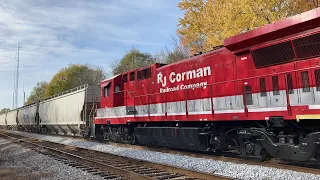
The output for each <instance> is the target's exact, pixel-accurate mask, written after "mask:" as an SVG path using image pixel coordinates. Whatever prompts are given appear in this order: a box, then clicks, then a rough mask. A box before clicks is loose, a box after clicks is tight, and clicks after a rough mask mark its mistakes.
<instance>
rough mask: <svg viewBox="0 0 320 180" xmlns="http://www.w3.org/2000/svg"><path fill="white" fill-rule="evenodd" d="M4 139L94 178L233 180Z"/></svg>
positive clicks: (18, 138) (10, 136)
mask: <svg viewBox="0 0 320 180" xmlns="http://www.w3.org/2000/svg"><path fill="white" fill-rule="evenodd" d="M0 137H2V138H5V139H8V140H11V141H13V142H16V143H19V144H22V145H23V146H26V147H28V148H30V149H32V150H35V151H37V152H39V153H42V154H45V155H49V156H51V157H53V158H55V159H57V160H58V161H61V162H63V163H65V164H67V165H69V166H72V167H75V168H80V169H82V170H85V171H87V172H89V173H92V174H94V175H99V176H101V177H104V178H105V179H114V180H122V179H134V180H136V179H138V180H140V179H141V180H147V179H148V180H149V179H160V180H164V179H168V180H196V179H208V180H211V179H219V180H220V179H230V178H228V177H224V176H219V175H214V174H206V173H201V172H197V171H191V170H186V169H181V168H177V167H172V166H167V165H163V164H157V163H152V162H147V161H141V160H136V159H132V158H127V157H122V156H117V155H113V154H108V153H103V152H98V151H93V150H88V149H83V148H78V147H74V146H67V145H63V144H58V143H54V142H49V141H43V140H38V139H34V138H28V137H24V136H22V135H18V134H15V133H10V132H4V131H1V132H0Z"/></svg>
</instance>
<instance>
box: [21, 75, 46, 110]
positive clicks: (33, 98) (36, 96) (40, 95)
mask: <svg viewBox="0 0 320 180" xmlns="http://www.w3.org/2000/svg"><path fill="white" fill-rule="evenodd" d="M47 86H48V83H47V82H46V81H43V82H38V83H37V85H36V86H35V87H34V88H33V89H32V91H31V93H30V96H29V97H28V99H27V102H26V103H25V104H30V103H34V102H37V101H39V100H42V99H44V98H45V91H46V88H47Z"/></svg>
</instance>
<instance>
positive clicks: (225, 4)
mask: <svg viewBox="0 0 320 180" xmlns="http://www.w3.org/2000/svg"><path fill="white" fill-rule="evenodd" d="M318 6H319V1H318V0H270V1H265V0H241V1H239V0H228V1H225V0H208V1H204V0H182V1H181V2H180V3H179V5H178V7H179V8H180V9H181V10H183V11H185V14H184V17H183V18H182V19H179V28H178V30H177V33H178V34H179V35H180V36H181V38H182V44H183V45H188V46H190V48H191V52H193V53H196V52H201V51H208V50H211V49H212V48H213V47H214V46H217V45H220V44H222V43H223V40H224V39H225V38H228V37H231V36H234V35H236V34H239V33H243V32H246V31H249V30H252V29H254V28H257V27H260V26H263V25H265V24H268V23H273V22H275V21H278V20H280V19H283V18H286V17H290V16H293V15H295V14H298V13H302V12H304V11H307V10H310V9H312V8H316V7H318Z"/></svg>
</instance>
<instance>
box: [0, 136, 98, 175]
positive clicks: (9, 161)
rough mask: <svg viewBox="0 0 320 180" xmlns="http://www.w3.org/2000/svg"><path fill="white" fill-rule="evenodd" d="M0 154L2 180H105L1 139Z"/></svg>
mask: <svg viewBox="0 0 320 180" xmlns="http://www.w3.org/2000/svg"><path fill="white" fill-rule="evenodd" d="M0 154H1V157H0V179H2V180H11V179H14V180H34V179H41V180H42V179H43V180H45V179H48V180H56V179H57V180H58V179H59V180H64V179H65V180H73V179H83V180H89V179H97V180H100V179H103V178H102V177H100V176H95V175H92V174H90V173H87V172H85V171H83V170H81V169H77V168H74V167H71V166H68V165H65V164H63V163H60V162H59V161H57V160H55V159H54V158H51V157H49V156H46V155H42V154H39V153H37V152H35V151H33V150H30V149H28V148H24V147H22V146H20V145H19V144H15V143H12V142H10V141H7V140H5V139H2V138H0Z"/></svg>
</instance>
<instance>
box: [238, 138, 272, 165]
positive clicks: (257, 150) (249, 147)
mask: <svg viewBox="0 0 320 180" xmlns="http://www.w3.org/2000/svg"><path fill="white" fill-rule="evenodd" d="M240 156H242V157H244V158H249V159H252V160H256V161H265V160H266V159H267V158H268V157H269V153H268V152H267V151H266V150H265V148H263V147H262V145H261V144H259V143H255V142H253V141H246V142H244V143H243V144H241V153H240Z"/></svg>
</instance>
